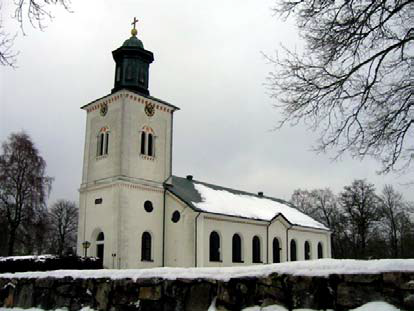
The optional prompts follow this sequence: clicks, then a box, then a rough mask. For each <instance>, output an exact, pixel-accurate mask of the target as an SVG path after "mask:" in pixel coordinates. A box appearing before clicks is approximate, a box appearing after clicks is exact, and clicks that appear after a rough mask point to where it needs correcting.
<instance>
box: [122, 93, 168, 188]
mask: <svg viewBox="0 0 414 311" xmlns="http://www.w3.org/2000/svg"><path fill="white" fill-rule="evenodd" d="M126 93H127V94H129V95H130V96H129V97H128V98H126V99H125V107H124V109H125V111H124V114H123V119H122V124H123V136H122V137H123V143H122V146H123V147H122V153H121V154H122V170H121V174H122V175H126V176H130V177H133V178H140V179H145V180H152V181H155V182H160V183H161V182H164V181H165V180H166V179H167V178H168V177H169V176H170V174H171V169H170V163H171V126H172V112H167V111H164V109H161V108H166V109H169V108H167V106H165V105H163V104H160V103H158V102H156V101H153V100H151V101H150V100H148V99H145V98H144V97H141V96H138V95H136V94H133V93H130V92H126ZM138 100H139V101H138ZM146 101H150V102H152V103H153V104H155V105H156V106H155V107H159V109H155V114H154V115H153V116H152V117H149V116H147V115H146V114H145V111H144V108H145V104H144V103H143V102H146ZM143 126H149V127H151V128H152V129H153V130H154V132H155V145H154V151H155V156H154V157H151V158H150V159H148V157H145V156H141V154H140V152H141V131H142V128H143Z"/></svg>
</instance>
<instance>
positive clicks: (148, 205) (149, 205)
mask: <svg viewBox="0 0 414 311" xmlns="http://www.w3.org/2000/svg"><path fill="white" fill-rule="evenodd" d="M144 209H145V210H146V211H147V212H148V213H151V212H152V210H153V209H154V207H153V206H152V203H151V201H145V203H144Z"/></svg>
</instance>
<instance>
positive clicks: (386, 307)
mask: <svg viewBox="0 0 414 311" xmlns="http://www.w3.org/2000/svg"><path fill="white" fill-rule="evenodd" d="M66 310H67V309H56V310H54V311H66ZM0 311H43V309H38V308H30V309H20V308H0ZM80 311H93V309H91V308H89V307H84V308H82V309H80ZM208 311H217V309H216V307H215V303H214V302H213V304H212V305H211V306H210V308H209V309H208ZM242 311H288V310H287V309H286V308H285V307H282V306H278V305H273V306H268V307H249V308H245V309H243V310H242ZM294 311H316V310H311V309H295V310H294ZM350 311H400V309H397V308H396V307H394V306H392V305H390V304H388V303H386V302H382V301H374V302H370V303H367V304H365V305H363V306H361V307H358V308H356V309H353V310H350Z"/></svg>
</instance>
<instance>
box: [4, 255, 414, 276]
mask: <svg viewBox="0 0 414 311" xmlns="http://www.w3.org/2000/svg"><path fill="white" fill-rule="evenodd" d="M392 271H409V272H414V259H379V260H352V259H342V260H339V259H318V260H310V261H297V262H285V263H279V264H269V265H257V266H246V267H228V268H153V269H136V270H135V269H124V270H109V269H103V270H56V271H45V272H19V273H4V274H0V278H46V277H55V278H62V277H66V276H69V277H73V278H80V279H86V278H110V279H123V278H130V279H133V280H136V279H143V278H157V277H158V278H164V279H169V280H175V279H177V278H186V279H194V278H209V279H216V280H224V281H226V280H229V279H231V278H236V277H246V276H247V277H254V276H266V275H269V274H271V273H273V272H276V273H279V274H291V275H304V276H328V275H330V274H375V273H381V272H392Z"/></svg>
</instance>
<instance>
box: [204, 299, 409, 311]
mask: <svg viewBox="0 0 414 311" xmlns="http://www.w3.org/2000/svg"><path fill="white" fill-rule="evenodd" d="M208 311H218V310H217V309H216V299H214V300H213V302H212V303H211V306H210V308H209V309H208ZM242 311H288V309H286V308H285V307H283V306H279V305H273V306H267V307H259V306H255V307H248V308H244V309H243V310H242ZM293 311H317V310H312V309H293ZM327 311H329V310H327ZM349 311H402V310H400V309H397V308H396V307H394V306H392V305H390V304H388V303H386V302H383V301H373V302H369V303H366V304H364V305H363V306H360V307H358V308H356V309H352V310H349Z"/></svg>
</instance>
